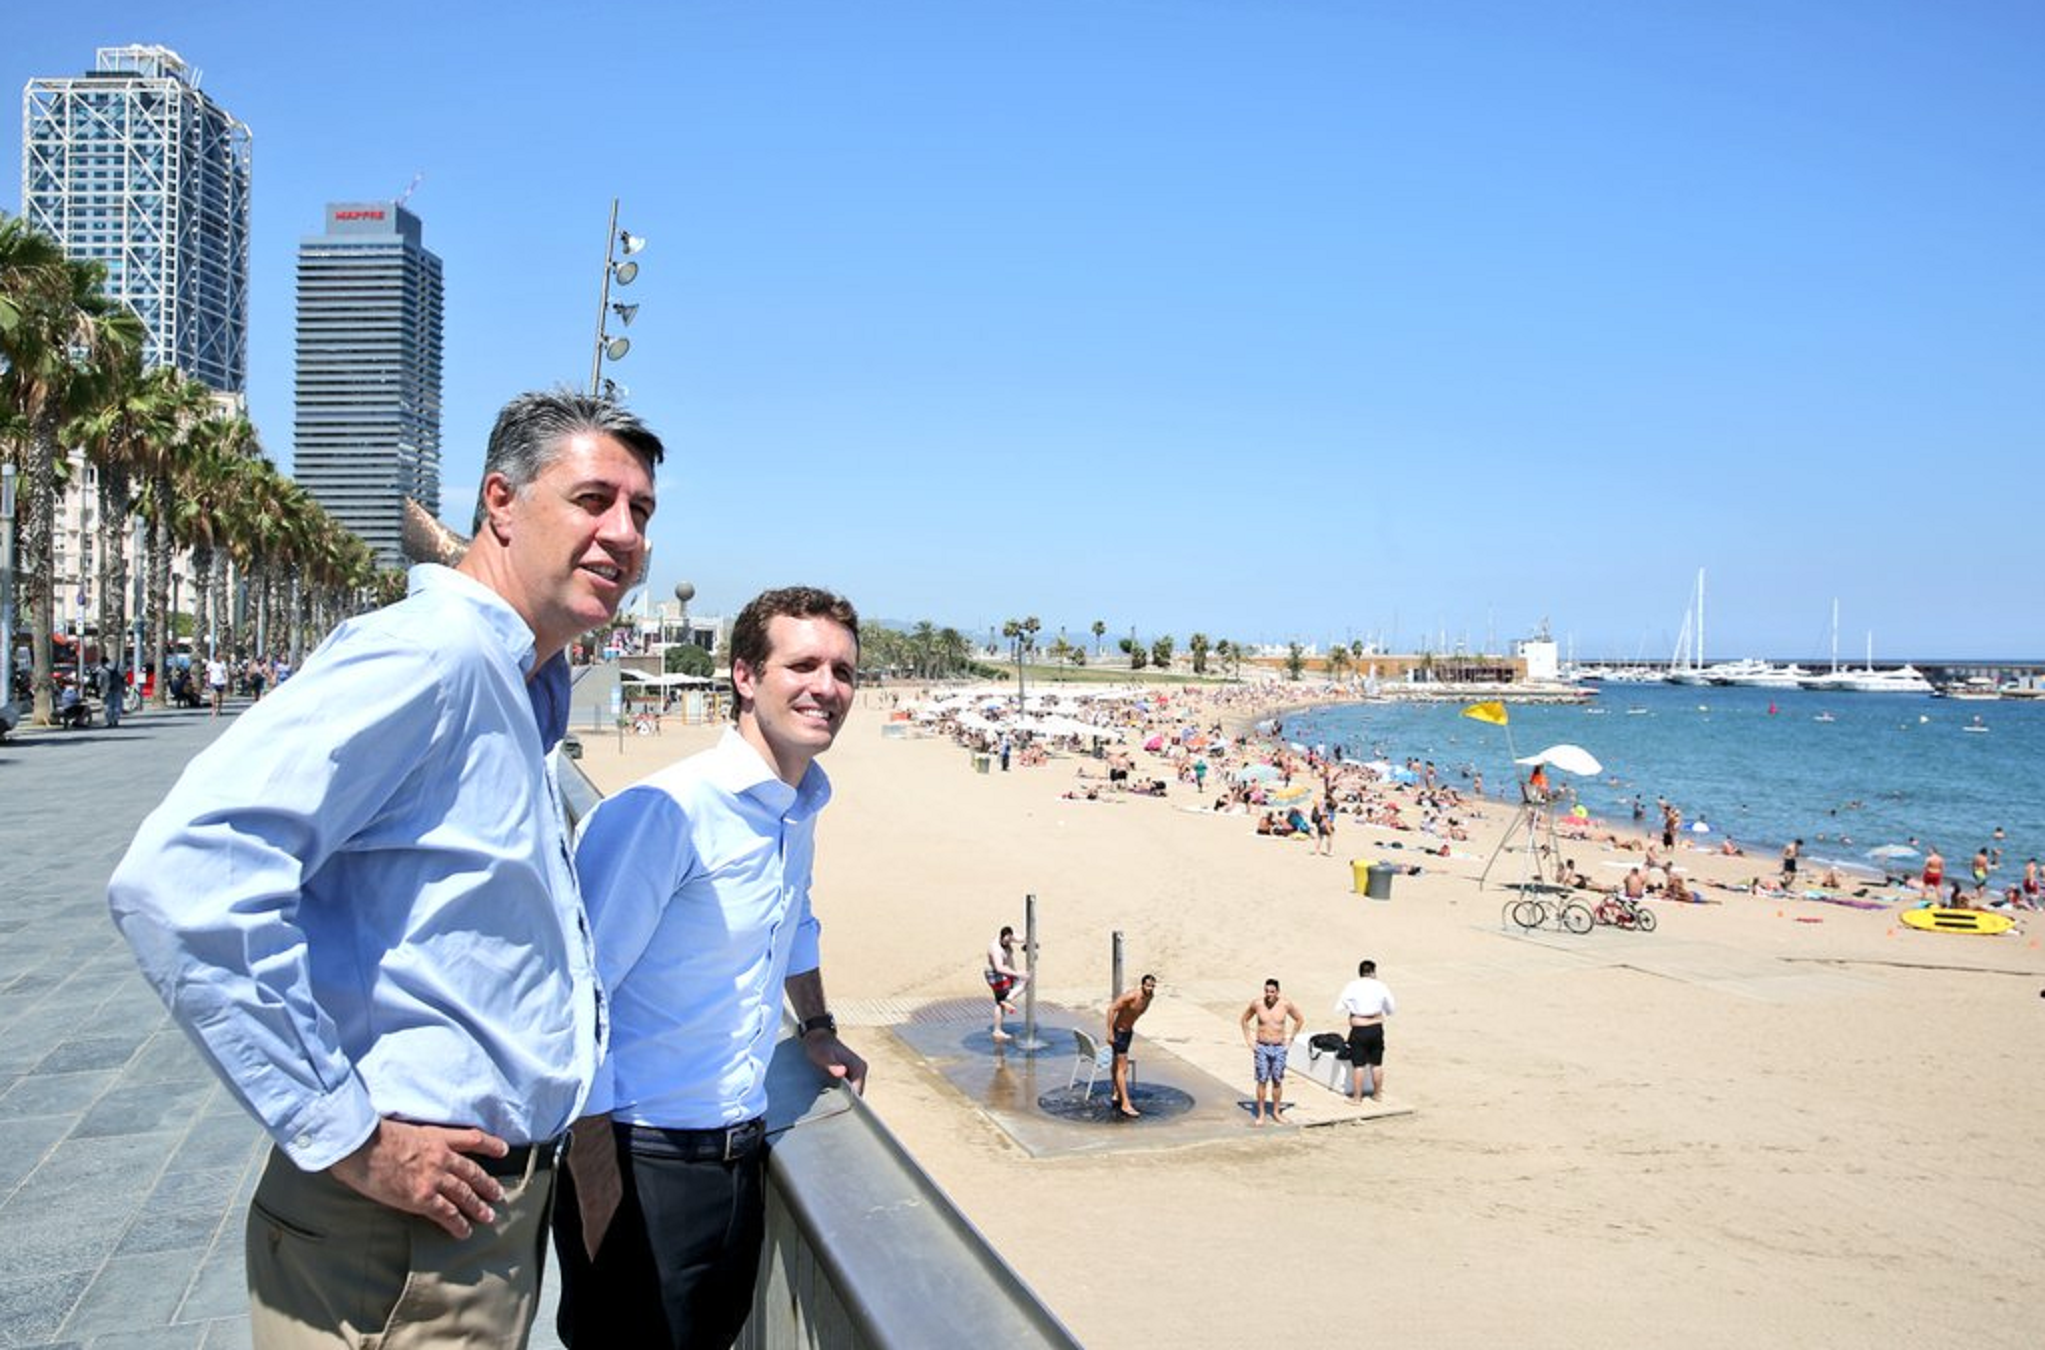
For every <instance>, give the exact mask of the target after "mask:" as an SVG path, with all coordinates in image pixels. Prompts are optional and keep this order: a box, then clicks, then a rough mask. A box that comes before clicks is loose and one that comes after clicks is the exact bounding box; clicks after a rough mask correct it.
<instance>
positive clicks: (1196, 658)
mask: <svg viewBox="0 0 2045 1350" xmlns="http://www.w3.org/2000/svg"><path fill="white" fill-rule="evenodd" d="M1212 646H1213V644H1211V643H1209V642H1208V640H1207V634H1205V633H1191V634H1188V635H1187V637H1186V650H1187V651H1188V652H1190V653H1191V654H1192V656H1193V673H1194V674H1195V675H1205V674H1206V673H1207V653H1208V652H1209V651H1210V650H1211V649H1212Z"/></svg>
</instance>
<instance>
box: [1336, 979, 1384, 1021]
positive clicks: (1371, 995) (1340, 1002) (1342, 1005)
mask: <svg viewBox="0 0 2045 1350" xmlns="http://www.w3.org/2000/svg"><path fill="white" fill-rule="evenodd" d="M1335 1011H1337V1012H1343V1013H1348V1014H1349V1015H1350V1016H1351V1017H1390V1016H1391V1015H1392V1014H1393V1013H1394V1012H1396V1011H1397V1008H1396V1007H1395V1006H1394V1004H1393V1003H1392V991H1391V990H1390V989H1387V988H1386V987H1385V983H1384V981H1382V980H1379V979H1376V978H1374V977H1372V976H1368V975H1365V976H1361V977H1359V978H1357V979H1354V980H1351V981H1350V982H1349V983H1348V984H1345V985H1343V986H1342V996H1341V997H1340V998H1338V999H1336V1000H1335Z"/></svg>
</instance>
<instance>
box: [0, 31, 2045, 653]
mask: <svg viewBox="0 0 2045 1350" xmlns="http://www.w3.org/2000/svg"><path fill="white" fill-rule="evenodd" d="M577 9H578V13H581V14H588V15H591V16H595V17H588V18H585V17H576V18H573V19H570V18H568V17H567V15H568V13H569V9H568V7H566V6H561V5H556V4H537V3H502V2H499V3H477V2H476V0H440V2H438V3H426V4H422V3H418V2H417V0H407V2H406V3H392V2H391V0H359V2H357V3H351V4H348V5H339V6H301V5H283V4H275V3H254V2H253V0H234V2H222V3H210V4H205V5H197V4H192V5H178V6H167V5H163V4H161V3H160V0H151V3H140V2H139V0H95V3H92V4H71V5H47V4H38V5H24V4H15V3H10V4H9V5H8V6H7V11H8V13H7V15H6V17H5V31H6V41H5V43H4V45H0V85H4V86H5V88H6V89H7V90H8V91H10V93H11V92H12V91H18V90H19V89H20V88H21V86H22V85H23V84H24V83H25V82H26V81H27V80H28V79H29V78H30V77H32V76H37V75H50V74H64V73H71V72H77V71H83V70H85V69H88V68H89V67H90V66H91V64H92V60H93V51H94V49H95V48H96V47H98V46H102V45H117V44H123V43H129V42H151V43H162V44H164V45H167V46H170V47H173V48H175V49H176V50H178V51H179V52H180V53H181V54H182V55H183V56H184V57H185V59H186V60H187V61H189V62H191V63H192V64H194V65H196V66H198V67H199V68H200V69H201V70H203V72H204V77H205V82H204V87H205V89H206V90H207V92H208V93H210V94H211V95H212V96H213V97H214V98H215V99H216V100H218V101H219V102H220V103H221V104H223V105H224V106H225V107H227V108H228V109H229V110H230V111H232V112H233V113H234V114H235V115H236V116H238V117H240V118H241V119H242V120H243V121H245V122H246V123H248V124H249V126H250V127H251V128H252V129H253V130H254V133H255V244H254V297H255V298H254V305H253V314H252V327H253V340H252V354H251V370H250V400H251V404H252V410H253V412H254V415H255V417H256V419H257V422H258V425H259V427H260V429H261V431H262V433H263V436H264V439H265V442H266V444H267V445H268V447H269V449H270V450H271V452H272V454H273V455H274V456H275V457H276V458H277V459H278V460H279V461H280V463H283V464H285V465H286V466H288V464H289V459H290V450H291V444H290V442H291V380H292V358H291V342H292V313H293V260H294V253H295V250H296V247H297V244H298V241H299V239H300V237H301V236H303V235H306V234H309V233H315V232H317V231H318V229H319V228H320V217H321V208H322V205H323V204H324V203H325V202H327V201H329V200H341V199H350V198H361V197H377V196H383V197H389V196H394V195H396V194H397V193H398V192H400V191H401V190H402V189H403V188H404V187H405V186H406V184H407V183H408V182H409V181H410V180H411V178H412V176H413V174H414V173H415V172H419V171H423V172H424V173H425V175H426V178H425V181H424V183H423V184H422V185H421V186H420V187H419V189H418V191H417V193H416V194H415V195H414V197H413V199H412V206H413V208H414V209H415V210H416V211H417V212H418V213H419V214H420V216H421V217H422V218H423V219H424V221H425V228H426V238H427V242H428V244H429V246H431V247H432V248H433V249H434V250H435V251H436V252H438V253H439V254H440V255H441V256H442V258H443V259H445V261H446V264H447V277H448V316H447V376H446V420H445V426H444V443H445V447H446V449H445V463H444V479H445V482H446V484H447V497H446V498H445V500H444V501H443V514H444V515H446V516H448V517H449V518H450V519H452V520H454V521H456V522H457V523H461V524H466V516H467V512H468V502H469V498H470V497H471V495H472V494H473V492H474V486H475V482H476V478H477V475H478V472H479V470H478V467H477V466H478V464H479V463H480V458H481V453H480V452H481V446H482V442H483V438H484V435H485V433H486V431H487V429H488V426H489V423H490V420H491V417H492V415H493V414H494V412H495V410H496V408H497V407H498V405H499V404H500V403H501V402H502V401H503V400H504V398H505V397H506V396H508V395H509V394H511V393H512V392H515V391H516V390H518V389H521V388H525V387H531V386H536V385H545V384H550V383H556V382H560V381H569V382H574V383H580V382H582V381H584V380H586V379H587V377H588V367H589V350H590V340H591V335H592V331H593V324H594V318H595V309H596V294H595V292H596V289H597V285H598V282H599V280H600V269H601V262H602V253H601V252H600V250H601V248H602V245H603V239H602V237H601V236H602V234H603V230H604V226H605V220H606V215H607V212H608V209H609V206H610V199H611V197H612V196H613V195H614V194H615V195H617V196H619V197H622V198H623V200H624V211H623V216H622V223H623V224H624V225H626V226H627V227H628V228H630V229H632V230H633V231H635V232H638V233H641V234H644V235H646V236H648V237H649V238H650V239H651V241H652V242H651V244H650V246H649V247H648V248H647V250H646V251H645V252H644V253H643V254H642V255H640V261H641V262H642V263H643V264H644V271H643V273H642V276H641V278H640V281H639V283H638V284H637V285H635V286H634V287H633V288H632V291H631V293H630V294H629V295H628V296H627V297H626V298H629V299H632V300H637V301H640V302H642V303H643V305H644V308H643V309H642V311H641V312H640V317H639V321H638V323H637V324H636V325H635V326H634V327H633V328H632V330H631V336H632V338H633V340H634V342H635V344H636V346H635V349H634V350H633V352H632V354H631V355H630V356H629V357H627V358H626V359H625V360H624V361H623V362H622V363H620V364H619V365H618V366H616V367H615V368H614V369H613V371H612V373H613V374H614V376H615V377H616V378H618V379H619V380H620V381H621V382H622V383H624V384H625V385H627V386H628V387H629V388H630V390H631V392H632V400H631V401H632V403H633V404H634V406H635V407H637V408H638V409H639V411H640V412H641V413H643V414H644V415H645V416H646V417H647V418H648V419H649V420H650V421H651V422H652V423H653V424H654V425H655V426H656V428H657V429H658V430H660V431H661V432H662V433H663V435H665V436H666V438H667V440H668V444H669V447H670V450H671V455H670V459H669V464H668V467H667V469H666V471H665V473H664V474H663V476H662V482H661V494H662V506H661V510H660V514H659V517H658V519H657V521H656V525H655V535H656V547H657V551H656V554H655V564H654V585H655V586H656V588H657V590H658V592H659V593H662V594H665V593H666V592H667V591H668V590H669V589H670V588H671V587H672V585H673V583H674V581H675V580H677V579H679V578H683V577H686V578H688V579H690V580H692V581H694V582H695V584H696V586H697V588H698V591H699V596H700V598H699V599H698V601H697V603H696V609H697V611H698V612H704V613H713V612H720V611H721V612H730V611H731V610H733V609H735V608H736V607H737V606H738V604H740V603H742V602H743V601H744V600H745V599H746V598H747V597H748V596H749V595H750V594H751V593H752V592H753V591H755V590H756V589H758V588H760V587H762V586H766V585H771V584H781V583H786V582H790V581H807V582H815V583H819V584H824V585H830V586H834V587H837V588H839V589H842V590H844V591H845V592H847V593H848V594H850V595H851V596H852V597H853V599H854V600H855V601H856V602H857V603H858V604H859V605H860V606H861V608H862V610H863V611H864V612H865V613H867V614H868V615H870V616H875V617H881V618H887V619H893V620H904V621H907V620H914V619H918V618H930V619H932V620H935V621H936V622H938V623H941V624H942V623H951V624H955V625H958V626H959V627H961V628H964V629H967V630H968V631H978V632H980V633H981V634H983V635H984V633H985V630H986V627H987V625H988V624H990V623H998V622H999V621H1000V620H1001V619H1003V618H1005V617H1007V616H1010V615H1021V614H1029V613H1034V614H1037V615H1039V616H1040V617H1041V618H1042V619H1043V620H1044V621H1045V623H1046V626H1047V629H1048V634H1050V635H1055V634H1056V632H1057V631H1058V629H1059V627H1060V626H1061V625H1064V626H1066V627H1067V628H1068V629H1069V630H1070V631H1071V632H1073V633H1074V634H1077V633H1078V632H1079V631H1080V630H1082V629H1084V628H1085V627H1086V626H1087V625H1089V624H1090V623H1091V622H1092V621H1093V620H1094V619H1096V618H1100V619H1105V620H1106V621H1107V622H1108V624H1109V625H1110V628H1111V630H1113V631H1115V632H1126V631H1127V630H1128V629H1129V628H1130V627H1131V626H1132V625H1133V626H1135V627H1137V628H1139V629H1140V630H1142V632H1143V633H1144V634H1146V635H1154V634H1157V633H1161V632H1170V633H1173V634H1174V635H1176V636H1177V637H1178V639H1179V641H1180V643H1181V645H1182V646H1183V643H1184V641H1185V636H1186V634H1187V633H1188V632H1190V631H1191V630H1193V629H1196V628H1198V629H1202V630H1204V631H1206V632H1207V633H1208V634H1209V635H1211V636H1215V637H1223V636H1226V637H1231V638H1235V639H1238V640H1243V641H1273V642H1282V641H1285V640H1287V639H1291V638H1300V639H1302V640H1307V641H1326V640H1328V639H1331V638H1335V639H1343V638H1350V637H1359V636H1362V637H1368V636H1371V635H1382V636H1383V637H1385V638H1386V639H1388V640H1389V639H1392V638H1394V637H1396V638H1397V640H1398V645H1400V646H1401V647H1405V648H1411V647H1413V646H1415V645H1417V644H1418V643H1419V642H1420V640H1421V635H1422V633H1423V632H1426V633H1428V634H1432V635H1434V636H1435V638H1436V640H1437V641H1438V640H1439V635H1440V634H1441V633H1442V632H1443V631H1446V633H1447V635H1448V639H1449V642H1450V643H1451V644H1454V643H1455V642H1458V641H1462V640H1465V639H1467V640H1468V641H1469V642H1470V643H1472V644H1473V645H1478V646H1481V645H1484V644H1485V642H1486V639H1487V637H1489V638H1491V639H1492V640H1493V641H1495V642H1496V643H1500V644H1502V643H1503V642H1504V641H1505V640H1507V639H1509V638H1511V637H1513V636H1516V635H1520V634H1523V633H1525V632H1527V631H1528V630H1529V629H1531V628H1532V627H1533V626H1534V625H1535V624H1536V623H1538V622H1539V621H1540V620H1541V619H1542V617H1543V616H1546V617H1547V618H1548V619H1549V620H1550V622H1551V623H1552V625H1553V627H1554V630H1555V632H1556V635H1557V636H1558V637H1564V638H1567V637H1573V638H1574V640H1575V643H1576V646H1577V649H1578V651H1579V652H1581V653H1584V654H1594V653H1610V654H1616V655H1625V656H1630V655H1632V654H1634V653H1635V652H1636V651H1645V652H1646V653H1647V654H1648V655H1649V656H1658V657H1663V658H1666V656H1667V655H1668V651H1669V648H1670V647H1671V646H1672V644H1673V642H1674V639H1675V633H1676V630H1677V628H1678V627H1679V626H1680V624H1681V621H1682V616H1683V611H1684V608H1685V605H1686V603H1687V602H1688V598H1689V595H1690V591H1691V587H1692V584H1693V578H1694V574H1695V572H1696V569H1697V568H1699V567H1704V568H1706V569H1708V571H1709V581H1708V587H1709V593H1708V601H1707V603H1708V605H1709V616H1708V622H1709V632H1708V637H1709V646H1710V652H1711V654H1712V655H1714V656H1727V657H1730V656H1738V655H1746V654H1781V655H1802V654H1810V653H1814V652H1821V651H1822V650H1823V648H1824V646H1825V644H1826V642H1827V640H1828V638H1827V634H1828V625H1829V614H1830V607H1831V602H1832V600H1833V598H1834V597H1835V596H1836V597H1838V599H1839V602H1840V611H1841V631H1842V637H1841V645H1842V646H1843V647H1845V648H1846V649H1847V650H1848V651H1849V652H1852V653H1858V652H1859V651H1860V650H1861V647H1862V644H1863V633H1864V632H1865V630H1867V629H1873V630H1874V633H1875V642H1876V654H1877V656H1878V658H1879V657H1881V656H1883V655H1888V656H1892V657H1901V656H1905V655H1920V656H1935V655H1998V654H2000V655H2030V656H2045V602H2041V600H2040V597H2039V590H2040V586H2039V581H2040V578H2041V574H2045V566H2041V562H2040V557H2041V553H2040V549H2041V545H2040V529H2039V524H2040V503H2039V497H2038V493H2037V490H2036V487H2035V484H2036V482H2037V477H2036V466H2037V465H2038V463H2039V461H2040V458H2041V448H2045V257H2041V249H2040V243H2041V224H2045V141H2041V139H2040V137H2039V134H2038V133H2039V128H2040V127H2041V126H2045V7H2040V6H2038V5H2036V4H2033V3H2016V2H2015V0H2011V2H2010V3H1993V2H1991V0H1950V2H1948V3H1940V4H1936V5H1934V4H1927V3H1922V0H1822V2H1820V0H1799V2H1797V3H1782V0H1715V2H1714V3H1711V4H1697V3H1694V0H1607V2H1605V3H1567V2H1566V0H1556V2H1555V3H1544V4H1527V3H1524V2H1523V0H1497V2H1496V3H1475V2H1464V0H1410V2H1408V3H1371V2H1370V0H971V2H970V3H968V2H966V0H928V2H927V3H908V2H906V0H859V2H858V3H849V2H848V0H718V2H717V3H688V2H685V0H677V3H673V4H663V5H639V6H596V7H591V8H588V9H586V10H584V9H581V7H577ZM19 106H20V105H19V102H18V100H16V101H15V102H14V107H15V109H16V111H15V112H14V113H12V114H10V116H11V117H12V118H14V119H18V117H19V112H18V109H19ZM11 135H12V146H13V154H14V156H15V159H16V162H17V163H18V157H19V146H20V129H19V125H18V121H17V122H15V123H13V124H12V131H11ZM0 202H4V204H5V205H6V207H7V208H8V209H9V210H13V209H16V208H17V207H18V206H19V178H18V174H17V175H16V176H14V177H12V178H10V179H9V181H8V182H7V183H6V185H5V195H4V196H0Z"/></svg>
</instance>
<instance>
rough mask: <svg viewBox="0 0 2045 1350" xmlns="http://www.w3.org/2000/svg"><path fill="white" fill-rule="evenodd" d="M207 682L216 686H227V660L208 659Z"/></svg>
mask: <svg viewBox="0 0 2045 1350" xmlns="http://www.w3.org/2000/svg"><path fill="white" fill-rule="evenodd" d="M206 683H207V684H210V685H212V686H214V687H215V688H222V687H225V686H226V684H227V663H226V662H225V661H214V660H208V661H207V662H206Z"/></svg>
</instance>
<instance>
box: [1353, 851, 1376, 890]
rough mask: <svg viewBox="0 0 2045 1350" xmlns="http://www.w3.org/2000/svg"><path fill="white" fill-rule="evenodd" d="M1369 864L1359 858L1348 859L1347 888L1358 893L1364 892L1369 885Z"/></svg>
mask: <svg viewBox="0 0 2045 1350" xmlns="http://www.w3.org/2000/svg"><path fill="white" fill-rule="evenodd" d="M1370 866H1371V865H1370V864H1369V863H1367V862H1365V861H1364V860H1363V859H1361V858H1351V859H1350V860H1349V889H1350V890H1352V891H1354V892H1356V893H1357V894H1358V895H1362V894H1364V893H1365V889H1366V888H1367V887H1368V886H1369V885H1370Z"/></svg>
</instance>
